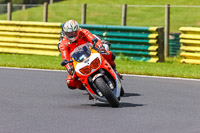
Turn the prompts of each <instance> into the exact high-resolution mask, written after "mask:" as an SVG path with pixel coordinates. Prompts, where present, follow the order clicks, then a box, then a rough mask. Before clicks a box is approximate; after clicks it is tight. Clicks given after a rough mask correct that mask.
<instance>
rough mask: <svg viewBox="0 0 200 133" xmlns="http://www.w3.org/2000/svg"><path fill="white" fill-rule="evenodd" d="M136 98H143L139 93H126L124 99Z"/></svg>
mask: <svg viewBox="0 0 200 133" xmlns="http://www.w3.org/2000/svg"><path fill="white" fill-rule="evenodd" d="M134 96H141V95H140V94H137V93H125V94H124V96H123V97H134Z"/></svg>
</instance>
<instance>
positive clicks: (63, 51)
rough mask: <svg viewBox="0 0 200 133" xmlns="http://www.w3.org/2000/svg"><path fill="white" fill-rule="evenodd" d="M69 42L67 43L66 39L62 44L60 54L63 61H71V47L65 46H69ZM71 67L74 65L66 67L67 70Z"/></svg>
mask: <svg viewBox="0 0 200 133" xmlns="http://www.w3.org/2000/svg"><path fill="white" fill-rule="evenodd" d="M67 43H68V42H67V41H66V39H63V40H62V41H61V43H60V53H61V55H62V59H63V60H67V61H69V60H70V59H71V57H70V50H69V47H68V46H67V45H65V44H67ZM69 65H72V64H68V65H65V68H67V69H68V66H69Z"/></svg>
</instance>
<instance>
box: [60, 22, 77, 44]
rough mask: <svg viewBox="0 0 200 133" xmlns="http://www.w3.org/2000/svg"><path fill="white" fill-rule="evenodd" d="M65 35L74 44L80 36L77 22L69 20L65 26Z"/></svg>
mask: <svg viewBox="0 0 200 133" xmlns="http://www.w3.org/2000/svg"><path fill="white" fill-rule="evenodd" d="M63 34H64V36H65V37H66V38H67V39H68V40H69V41H70V42H74V41H76V39H77V38H78V35H79V25H78V23H77V22H76V21H75V20H69V21H67V22H65V23H64V25H63Z"/></svg>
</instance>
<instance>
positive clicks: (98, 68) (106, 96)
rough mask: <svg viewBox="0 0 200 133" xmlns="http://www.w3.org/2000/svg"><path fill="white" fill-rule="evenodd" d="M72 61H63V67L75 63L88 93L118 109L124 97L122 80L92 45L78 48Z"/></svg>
mask: <svg viewBox="0 0 200 133" xmlns="http://www.w3.org/2000/svg"><path fill="white" fill-rule="evenodd" d="M71 58H72V60H70V61H66V60H63V61H62V63H61V65H62V66H65V65H66V64H67V63H71V62H73V65H74V68H75V73H76V75H77V76H78V77H79V79H80V81H81V82H82V83H83V85H84V87H85V88H86V90H87V92H88V93H89V94H90V95H91V96H92V97H93V98H94V99H96V100H99V101H102V102H108V103H109V104H110V105H111V106H112V107H118V106H119V101H120V96H123V95H124V90H123V87H122V84H121V80H120V78H119V77H118V75H117V74H116V72H115V71H114V70H113V68H112V67H111V66H110V64H109V63H108V62H107V61H106V60H105V59H104V57H103V56H102V55H101V53H99V52H98V50H97V49H95V48H94V45H92V44H91V43H86V44H83V45H80V46H78V47H77V48H75V50H74V51H73V52H72V53H71Z"/></svg>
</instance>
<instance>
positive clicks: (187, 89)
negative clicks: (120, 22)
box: [0, 68, 200, 133]
mask: <svg viewBox="0 0 200 133" xmlns="http://www.w3.org/2000/svg"><path fill="white" fill-rule="evenodd" d="M66 77H67V75H66V72H58V71H40V70H23V69H8V68H0V133H123V132H126V133H199V132H200V126H199V125H200V81H199V80H182V79H168V78H151V77H145V76H144V77H138V76H124V80H123V86H124V89H125V92H126V94H125V97H123V98H121V104H120V107H119V108H111V107H109V106H108V105H107V104H105V103H100V102H96V101H89V100H88V96H87V95H86V93H85V92H84V91H80V90H74V91H73V90H69V89H68V88H67V86H66V84H65V79H66Z"/></svg>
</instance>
